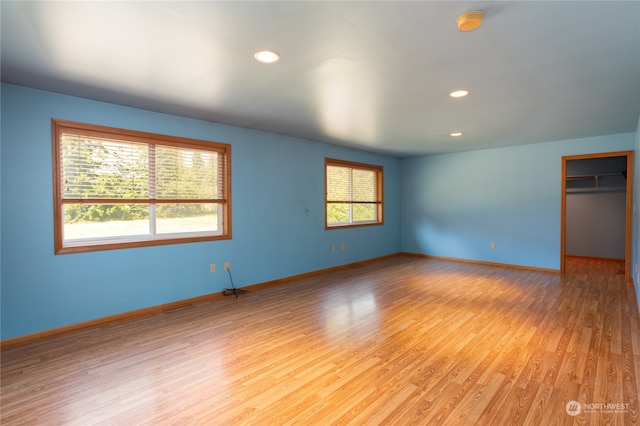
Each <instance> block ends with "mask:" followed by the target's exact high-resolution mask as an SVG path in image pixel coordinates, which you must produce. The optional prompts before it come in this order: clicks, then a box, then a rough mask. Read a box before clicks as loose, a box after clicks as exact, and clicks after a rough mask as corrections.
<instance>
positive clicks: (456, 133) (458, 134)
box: [449, 132, 462, 137]
mask: <svg viewBox="0 0 640 426" xmlns="http://www.w3.org/2000/svg"><path fill="white" fill-rule="evenodd" d="M449 134H450V135H451V136H454V137H456V136H462V132H453V133H449Z"/></svg>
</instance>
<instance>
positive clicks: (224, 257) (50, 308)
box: [0, 84, 400, 339]
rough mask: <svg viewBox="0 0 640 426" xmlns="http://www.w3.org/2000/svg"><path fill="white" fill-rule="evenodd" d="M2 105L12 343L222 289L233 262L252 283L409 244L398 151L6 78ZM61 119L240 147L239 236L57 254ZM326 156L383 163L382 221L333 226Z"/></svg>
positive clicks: (6, 309)
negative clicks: (56, 153) (54, 123)
mask: <svg viewBox="0 0 640 426" xmlns="http://www.w3.org/2000/svg"><path fill="white" fill-rule="evenodd" d="M1 101H2V111H1V123H2V129H1V136H2V139H1V141H2V148H1V149H2V158H1V162H2V163H1V165H2V169H1V177H0V179H1V181H0V182H1V185H2V201H1V216H0V217H1V221H2V223H1V230H0V232H1V235H2V243H1V248H0V250H1V253H2V261H1V270H0V271H1V272H0V273H1V279H2V281H1V285H2V292H1V296H2V302H1V309H2V311H1V322H2V328H1V338H2V339H8V338H11V337H16V336H21V335H25V334H29V333H34V332H38V331H43V330H47V329H52V328H56V327H61V326H65V325H68V324H74V323H78V322H82V321H88V320H91V319H95V318H101V317H105V316H109V315H114V314H118V313H122V312H127V311H131V310H136V309H141V308H146V307H150V306H155V305H159V304H163V303H168V302H173V301H178V300H182V299H187V298H191V297H196V296H200V295H204V294H208V293H214V292H218V291H220V290H221V289H223V288H226V287H229V286H230V283H229V278H228V276H227V275H226V274H225V273H224V271H222V263H223V262H226V261H228V262H230V263H231V270H232V273H233V278H234V282H235V284H236V286H246V285H251V284H256V283H261V282H265V281H270V280H274V279H278V278H283V277H289V276H293V275H297V274H301V273H305V272H310V271H314V270H320V269H325V268H330V267H332V266H338V265H342V264H347V263H352V262H356V261H361V260H365V259H370V258H375V257H379V256H384V255H387V254H392V253H397V252H398V251H400V238H399V235H400V229H399V226H400V225H399V223H400V220H399V208H400V207H399V206H400V198H399V192H400V191H399V182H400V160H398V159H396V158H393V157H388V156H382V155H377V154H372V153H367V152H363V151H357V150H352V149H347V148H342V147H337V146H333V145H328V144H322V143H317V142H311V141H306V140H300V139H295V138H290V137H284V136H279V135H274V134H269V133H263V132H258V131H252V130H247V129H241V128H236V127H232V126H225V125H220V124H215V123H210V122H205V121H199V120H192V119H187V118H183V117H177V116H171V115H166V114H161V113H155V112H150V111H144V110H139V109H133V108H128V107H122V106H118V105H113V104H107V103H102V102H96V101H91V100H86V99H80V98H74V97H70V96H63V95H59V94H54V93H50V92H44V91H39V90H33V89H28V88H23V87H18V86H12V85H7V84H3V85H2V90H1ZM52 118H59V119H64V120H72V121H80V122H87V123H93V124H99V125H105V126H113V127H120V128H126V129H133V130H140V131H147V132H154V133H162V134H168V135H175V136H182V137H188V138H195V139H204V140H212V141H219V142H225V143H229V144H231V145H232V173H233V175H232V191H233V193H232V197H233V198H232V199H233V239H232V240H229V241H213V242H205V243H191V244H180V245H168V246H156V247H144V248H135V249H123V250H110V251H103V252H91V253H80V254H67V255H59V256H54V254H53V195H52V159H51V119H52ZM325 157H332V158H339V159H344V160H349V161H357V162H364V163H371V164H380V165H383V166H384V178H385V183H384V184H385V187H384V191H385V224H384V225H383V226H371V227H365V228H358V229H344V230H330V231H326V230H325V229H324V158H325ZM343 244H345V245H346V246H347V250H346V251H345V252H342V251H341V250H340V249H338V250H337V251H336V252H335V253H332V252H331V245H336V246H337V247H341V246H342V245H343ZM211 263H216V264H217V266H218V272H216V273H214V274H212V273H210V272H209V264H211Z"/></svg>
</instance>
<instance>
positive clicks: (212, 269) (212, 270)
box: [209, 263, 216, 274]
mask: <svg viewBox="0 0 640 426" xmlns="http://www.w3.org/2000/svg"><path fill="white" fill-rule="evenodd" d="M209 272H211V273H212V274H213V273H214V272H216V264H215V263H212V264H211V265H209Z"/></svg>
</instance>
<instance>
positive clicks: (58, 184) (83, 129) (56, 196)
mask: <svg viewBox="0 0 640 426" xmlns="http://www.w3.org/2000/svg"><path fill="white" fill-rule="evenodd" d="M51 131H52V151H53V152H52V154H53V155H52V156H53V222H54V223H53V225H54V226H53V233H54V253H55V254H69V253H83V252H91V251H102V250H115V249H123V248H134V247H147V246H159V245H169V244H184V243H193V242H200V241H216V240H229V239H231V238H232V226H231V223H232V220H231V219H232V216H231V145H230V144H225V143H220V142H211V141H205V140H197V139H190V138H183V137H178V136H169V135H162V134H157V133H149V132H141V131H137V130H126V129H119V128H115V127H106V126H99V125H95V124H88V123H79V122H73V121H66V120H60V119H55V118H54V119H52V120H51ZM63 133H78V134H81V135H83V136H84V135H86V136H89V137H91V136H93V137H100V138H109V139H116V140H124V141H131V142H142V143H146V144H154V145H163V146H173V147H178V148H192V149H203V150H206V151H217V152H219V153H221V154H222V155H224V162H225V175H224V177H225V179H224V183H223V186H222V188H223V191H224V192H223V193H224V194H225V198H222V199H211V200H209V199H207V200H195V201H192V200H189V199H186V200H184V199H177V200H176V199H161V200H158V199H154V198H149V199H145V200H143V201H144V203H140V204H144V205H148V206H150V207H151V206H155V205H158V204H168V203H176V202H179V203H191V202H198V203H203V202H205V203H216V204H219V205H220V206H221V207H220V208H221V209H222V232H221V234H219V235H206V236H203V235H199V236H198V235H196V236H181V235H186V234H165V235H164V236H163V237H158V236H155V237H153V236H152V237H150V236H149V235H143V236H133V237H132V236H122V241H118V242H106V243H97V244H77V245H76V244H73V245H66V246H65V245H64V240H63V238H64V232H63V226H64V225H63V221H64V214H63V206H64V204H65V203H64V202H63V194H62V170H61V166H62V164H61V162H60V155H61V144H60V141H61V135H62V134H63ZM74 200H75V201H78V202H87V201H86V200H82V199H80V200H78V199H71V201H74ZM149 200H150V201H151V202H149ZM131 201H132V200H129V199H127V200H123V199H100V202H106V203H122V202H126V203H131ZM150 220H151V218H150ZM171 235H174V236H175V235H177V237H171ZM116 238H117V237H116Z"/></svg>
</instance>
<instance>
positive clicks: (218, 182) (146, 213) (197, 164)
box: [52, 120, 231, 254]
mask: <svg viewBox="0 0 640 426" xmlns="http://www.w3.org/2000/svg"><path fill="white" fill-rule="evenodd" d="M52 128H53V170H54V191H53V192H54V237H55V252H56V253H58V254H61V253H74V252H83V251H94V250H108V249H116V248H125V247H140V246H147V245H160V244H176V243H185V242H195V241H209V240H218V239H229V238H231V182H230V175H231V173H230V163H231V146H230V145H227V144H221V143H214V142H207V141H199V140H193V139H185V138H178V137H172V136H164V135H157V134H151V133H143V132H136V131H131V130H122V129H114V128H110V127H102V126H95V125H91V124H82V123H72V122H67V121H60V120H53V121H52Z"/></svg>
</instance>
